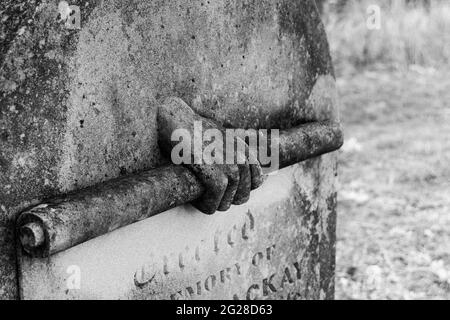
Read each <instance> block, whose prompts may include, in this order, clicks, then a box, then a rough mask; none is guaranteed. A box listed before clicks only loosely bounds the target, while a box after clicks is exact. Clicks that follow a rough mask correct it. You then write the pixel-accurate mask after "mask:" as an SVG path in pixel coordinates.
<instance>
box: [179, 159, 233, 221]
mask: <svg viewBox="0 0 450 320" xmlns="http://www.w3.org/2000/svg"><path fill="white" fill-rule="evenodd" d="M188 167H189V168H190V169H191V170H192V171H193V172H194V174H195V175H196V176H197V178H198V179H199V180H200V181H201V182H202V184H203V185H204V187H205V192H204V194H203V195H202V197H201V198H200V199H198V200H196V201H194V202H193V205H194V206H195V207H196V208H197V209H198V210H200V211H201V212H203V213H205V214H209V215H211V214H213V213H215V212H216V211H217V210H218V208H219V206H220V203H221V202H222V198H223V196H224V194H225V191H226V189H227V185H228V177H227V176H226V175H225V173H224V172H223V171H222V170H220V169H219V167H218V166H203V165H202V166H196V165H191V166H188Z"/></svg>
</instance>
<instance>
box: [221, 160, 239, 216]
mask: <svg viewBox="0 0 450 320" xmlns="http://www.w3.org/2000/svg"><path fill="white" fill-rule="evenodd" d="M224 168H226V169H225V171H226V173H227V176H228V186H227V189H226V190H225V193H224V195H223V197H222V201H221V202H220V205H219V211H227V210H228V209H230V207H231V204H232V203H233V199H234V197H235V195H236V192H237V189H238V186H239V177H240V174H239V167H238V166H237V165H234V166H233V165H231V166H228V165H227V166H224Z"/></svg>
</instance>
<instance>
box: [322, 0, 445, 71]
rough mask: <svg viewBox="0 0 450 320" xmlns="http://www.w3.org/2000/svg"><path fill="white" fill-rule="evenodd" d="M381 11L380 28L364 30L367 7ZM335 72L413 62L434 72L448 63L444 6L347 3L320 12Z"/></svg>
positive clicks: (398, 0)
mask: <svg viewBox="0 0 450 320" xmlns="http://www.w3.org/2000/svg"><path fill="white" fill-rule="evenodd" d="M374 4H376V5H379V6H380V7H381V15H380V17H381V29H379V30H369V29H368V28H367V24H366V21H367V18H368V14H367V8H368V6H369V5H374ZM324 19H325V24H326V28H327V33H328V36H329V38H330V47H331V51H332V53H333V55H334V60H335V65H336V68H337V71H338V73H342V72H345V71H348V69H349V68H350V69H353V68H356V69H360V68H366V67H367V66H371V65H380V64H381V65H384V66H390V67H393V68H396V69H405V68H407V67H408V66H409V65H413V64H417V65H422V66H430V67H435V68H440V67H442V66H448V65H449V64H450V2H449V1H437V0H434V1H433V0H432V2H431V7H430V8H429V10H427V9H426V8H424V7H423V6H417V7H411V6H407V5H406V4H405V0H395V1H391V3H390V2H389V1H385V0H383V1H381V0H360V1H356V0H348V4H347V7H346V9H345V10H344V12H343V13H341V14H336V13H335V12H334V11H333V9H332V7H330V6H329V7H328V8H327V9H326V12H325V16H324Z"/></svg>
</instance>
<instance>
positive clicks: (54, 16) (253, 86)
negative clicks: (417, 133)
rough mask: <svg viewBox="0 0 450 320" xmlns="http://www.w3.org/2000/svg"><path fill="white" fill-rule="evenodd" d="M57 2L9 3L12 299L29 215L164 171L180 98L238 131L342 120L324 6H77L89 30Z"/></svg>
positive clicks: (4, 265)
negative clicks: (32, 208)
mask: <svg viewBox="0 0 450 320" xmlns="http://www.w3.org/2000/svg"><path fill="white" fill-rule="evenodd" d="M58 2H59V1H57V0H35V1H33V0H19V1H2V3H1V4H0V8H1V10H0V11H1V12H2V14H1V19H2V25H1V30H0V41H1V51H0V63H1V69H0V90H1V92H0V167H1V171H0V248H1V250H0V297H1V298H16V297H17V287H16V283H17V281H16V276H15V270H16V266H15V261H16V258H15V253H14V241H13V224H14V219H15V218H16V216H17V213H18V212H20V211H21V210H23V209H24V208H26V207H27V206H29V205H31V204H35V203H38V202H40V201H41V200H42V199H44V198H47V197H50V196H54V195H57V194H61V193H65V192H67V191H70V190H74V189H78V188H82V187H86V186H89V185H93V184H95V183H98V182H101V181H105V180H109V179H111V178H114V177H117V176H120V175H123V174H126V173H130V172H135V171H140V170H144V169H149V168H154V167H157V166H158V165H159V164H160V163H161V157H160V153H159V150H158V148H157V137H156V121H155V119H156V113H155V109H156V106H157V105H158V101H159V100H161V99H164V98H165V97H167V96H178V97H180V98H182V99H184V100H185V101H186V102H187V103H188V104H189V105H191V106H192V107H194V108H195V109H196V110H197V111H198V112H199V113H201V114H203V115H206V116H211V117H214V118H215V119H217V120H219V121H221V122H222V123H223V124H225V125H227V126H242V127H290V126H292V125H294V124H298V123H300V122H303V121H307V120H312V119H316V118H317V119H320V118H324V117H329V115H330V114H332V113H334V111H333V108H334V106H335V104H334V82H333V79H332V76H333V72H332V67H331V61H330V58H329V54H328V47H327V43H326V39H325V35H324V32H323V27H322V25H321V24H320V21H319V17H318V15H317V13H316V12H315V7H314V5H313V2H312V0H311V1H290V0H281V1H268V0H263V1H261V0H258V1H256V0H252V1H225V0H223V1H210V2H208V1H194V2H187V1H181V0H179V1H177V0H172V1H137V0H136V1H132V0H128V1H119V0H116V1H100V0H98V1H92V0H90V1H86V0H80V1H71V2H70V4H75V5H78V6H80V8H81V26H82V28H81V30H68V29H66V28H65V27H64V24H63V23H62V22H58V10H57V8H58ZM315 84H316V88H318V89H313V87H314V85H315ZM311 93H312V96H310V94H311Z"/></svg>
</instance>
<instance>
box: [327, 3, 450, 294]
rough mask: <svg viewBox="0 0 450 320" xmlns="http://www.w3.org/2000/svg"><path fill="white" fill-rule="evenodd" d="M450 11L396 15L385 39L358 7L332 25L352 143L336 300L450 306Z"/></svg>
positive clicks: (347, 149)
mask: <svg viewBox="0 0 450 320" xmlns="http://www.w3.org/2000/svg"><path fill="white" fill-rule="evenodd" d="M398 2H401V1H398ZM371 3H373V2H372V1H371ZM447 3H448V2H447ZM358 8H359V9H358ZM449 8H450V3H448V5H447V6H445V5H444V7H442V8H440V9H439V8H437V7H436V6H433V7H432V8H431V10H430V12H429V13H426V11H425V10H424V9H420V8H416V9H407V8H406V7H401V6H400V5H399V7H396V9H395V10H397V11H395V12H396V13H394V11H392V12H389V13H385V14H384V15H383V16H382V17H384V22H383V26H384V27H383V28H382V30H380V31H368V30H367V29H366V27H365V21H363V18H362V13H364V12H365V9H364V10H363V9H362V7H356V6H352V7H351V8H350V9H349V11H346V12H344V15H343V16H341V17H340V18H339V19H338V18H327V21H328V23H330V21H331V23H332V24H331V25H330V24H328V29H329V38H330V42H331V44H332V48H333V52H334V54H335V60H336V61H337V67H338V75H339V77H338V79H337V80H338V88H339V90H340V96H341V100H342V108H341V110H342V117H341V118H342V120H343V122H344V126H345V134H346V144H345V146H344V148H343V149H342V151H341V157H340V159H341V160H340V187H339V190H340V193H339V218H338V243H337V277H336V298H337V299H450V165H449V164H450V89H449V88H450V71H449V69H450V68H448V66H449V57H450V51H449V46H450V39H448V37H449V36H450V30H449V22H448V20H449V19H450V9H449ZM355 10H356V11H358V10H359V11H358V12H360V13H361V14H360V16H356V17H357V18H355V15H354V14H355V12H356V11H355ZM350 13H351V14H350ZM396 17H397V18H396ZM346 19H349V20H350V21H347V22H346V21H345V20H346ZM358 19H361V21H359V20H358ZM357 21H359V22H357ZM330 26H335V27H336V26H337V27H336V28H337V29H331V30H330ZM386 26H390V27H389V29H386ZM352 28H354V30H353V29H352ZM343 30H345V32H343ZM445 39H446V40H445ZM444 40H445V41H446V43H445V41H444ZM411 52H413V53H414V54H411Z"/></svg>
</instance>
